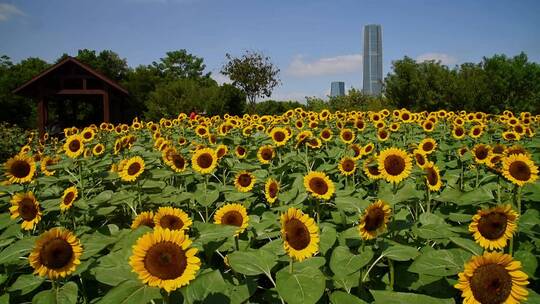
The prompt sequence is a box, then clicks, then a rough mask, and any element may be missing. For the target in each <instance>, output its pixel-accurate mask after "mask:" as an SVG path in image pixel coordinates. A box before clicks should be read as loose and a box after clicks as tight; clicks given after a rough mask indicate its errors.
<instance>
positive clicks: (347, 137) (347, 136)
mask: <svg viewBox="0 0 540 304" xmlns="http://www.w3.org/2000/svg"><path fill="white" fill-rule="evenodd" d="M339 138H340V139H341V141H342V142H344V143H346V144H350V143H352V142H353V141H354V138H355V135H354V132H353V131H352V130H351V129H341V131H340V132H339Z"/></svg>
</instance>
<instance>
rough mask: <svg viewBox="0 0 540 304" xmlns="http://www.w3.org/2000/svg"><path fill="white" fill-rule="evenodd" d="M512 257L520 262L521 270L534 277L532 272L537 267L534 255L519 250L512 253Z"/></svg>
mask: <svg viewBox="0 0 540 304" xmlns="http://www.w3.org/2000/svg"><path fill="white" fill-rule="evenodd" d="M514 259H515V260H518V261H520V262H521V265H522V266H523V269H522V270H523V271H524V272H525V273H526V274H527V275H528V276H529V277H532V278H534V277H535V276H534V273H535V272H536V268H537V267H538V261H537V260H536V256H535V255H534V254H533V253H532V252H529V251H525V250H519V251H516V252H515V253H514Z"/></svg>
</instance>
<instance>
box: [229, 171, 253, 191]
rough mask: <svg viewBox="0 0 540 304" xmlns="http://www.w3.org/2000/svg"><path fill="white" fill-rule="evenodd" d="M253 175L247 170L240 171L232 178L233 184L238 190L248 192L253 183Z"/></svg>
mask: <svg viewBox="0 0 540 304" xmlns="http://www.w3.org/2000/svg"><path fill="white" fill-rule="evenodd" d="M255 181H256V178H255V175H253V174H252V173H250V172H247V171H240V172H238V174H236V176H235V178H234V186H235V187H236V189H238V191H240V192H249V191H251V189H253V186H254V185H255Z"/></svg>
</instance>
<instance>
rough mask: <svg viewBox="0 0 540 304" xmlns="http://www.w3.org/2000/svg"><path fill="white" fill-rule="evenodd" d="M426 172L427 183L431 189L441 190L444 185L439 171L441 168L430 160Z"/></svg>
mask: <svg viewBox="0 0 540 304" xmlns="http://www.w3.org/2000/svg"><path fill="white" fill-rule="evenodd" d="M424 172H425V173H426V184H427V186H428V188H429V190H430V191H439V190H440V189H441V186H442V181H441V174H440V173H439V168H438V167H437V166H435V164H433V162H428V163H427V164H426V166H425V167H424Z"/></svg>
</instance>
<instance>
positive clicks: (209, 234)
mask: <svg viewBox="0 0 540 304" xmlns="http://www.w3.org/2000/svg"><path fill="white" fill-rule="evenodd" d="M193 226H194V227H195V228H196V229H197V232H198V234H199V236H198V237H197V238H195V240H194V242H193V246H194V247H196V248H199V249H202V246H203V245H205V244H208V243H210V242H216V241H221V240H223V239H226V238H229V237H232V236H234V234H235V233H236V230H237V229H238V227H236V226H228V225H218V224H211V223H201V222H196V224H194V225H193Z"/></svg>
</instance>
